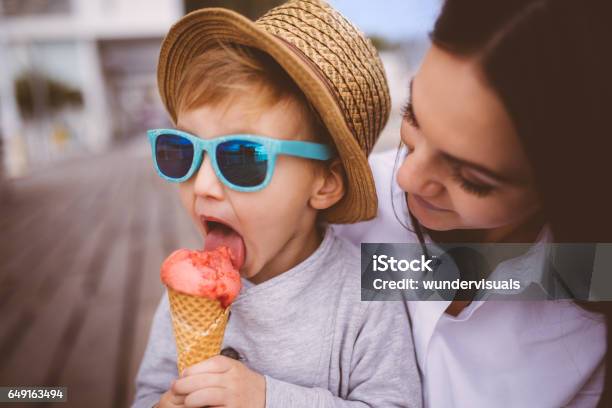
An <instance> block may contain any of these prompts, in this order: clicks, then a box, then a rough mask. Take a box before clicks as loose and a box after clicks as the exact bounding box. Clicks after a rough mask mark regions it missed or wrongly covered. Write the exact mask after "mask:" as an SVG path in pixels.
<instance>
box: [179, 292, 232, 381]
mask: <svg viewBox="0 0 612 408" xmlns="http://www.w3.org/2000/svg"><path fill="white" fill-rule="evenodd" d="M168 298H169V300H170V310H171V312H172V326H173V328H174V338H175V340H176V350H177V354H178V356H177V357H178V370H179V373H181V372H182V371H183V370H184V369H185V368H187V367H189V366H191V365H193V364H196V363H199V362H200V361H203V360H205V359H207V358H210V357H212V356H215V355H217V354H219V352H220V351H221V344H222V342H223V333H224V332H225V326H226V324H227V319H228V316H229V307H227V308H224V307H223V306H222V305H221V303H220V302H219V301H218V300H211V299H208V298H203V297H199V296H192V295H186V294H183V293H179V292H177V291H175V290H173V289H171V288H168Z"/></svg>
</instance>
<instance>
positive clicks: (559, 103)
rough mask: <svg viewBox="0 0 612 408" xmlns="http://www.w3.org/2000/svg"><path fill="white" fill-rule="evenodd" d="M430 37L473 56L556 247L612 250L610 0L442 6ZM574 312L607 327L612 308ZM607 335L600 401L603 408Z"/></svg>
mask: <svg viewBox="0 0 612 408" xmlns="http://www.w3.org/2000/svg"><path fill="white" fill-rule="evenodd" d="M431 39H432V42H433V44H434V45H435V46H437V47H439V48H441V49H443V50H445V51H447V52H450V53H452V54H456V55H461V56H465V57H472V58H474V59H475V60H476V61H477V62H478V63H479V65H480V67H481V68H482V71H483V72H484V75H485V78H486V81H487V82H488V85H489V86H490V87H491V88H492V89H493V90H494V91H495V92H496V93H497V95H498V96H499V97H500V99H501V101H502V102H503V104H504V106H505V108H506V109H507V111H508V113H509V115H510V117H511V118H512V121H513V124H514V126H515V129H516V131H517V133H518V135H519V138H520V140H521V142H522V145H523V147H524V149H525V152H526V154H527V157H528V159H529V162H530V164H531V165H532V167H533V169H534V174H535V179H536V185H537V189H538V191H539V194H540V198H541V202H542V213H543V217H544V219H545V222H546V223H548V225H550V227H551V230H552V233H553V239H554V241H555V242H566V243H578V242H580V243H584V242H589V243H595V242H612V216H611V215H610V212H611V211H612V189H611V188H610V185H611V184H612V182H611V179H612V157H611V155H612V149H611V148H610V147H612V46H611V45H610V41H612V1H610V0H579V1H576V0H504V1H491V0H448V1H447V2H446V3H445V4H444V6H443V8H442V12H441V14H440V16H439V18H438V20H437V22H436V24H435V28H434V30H433V32H432V34H431ZM606 186H608V187H606ZM414 221H416V220H415V219H414V217H413V222H414ZM413 225H414V224H413ZM415 228H416V230H417V232H420V226H419V225H418V223H417V224H416V225H415ZM590 266H591V265H589V266H587V267H586V268H585V269H588V268H589V267H590ZM585 272H589V273H590V272H591V271H590V270H586V271H585ZM579 304H580V305H581V306H582V307H584V308H585V309H588V310H593V311H598V312H601V313H603V314H604V315H605V317H606V323H607V327H608V328H610V327H612V326H611V324H612V321H611V317H612V307H610V305H611V302H589V303H579ZM611 333H612V330H608V334H607V339H608V352H607V353H606V358H605V364H606V375H605V388H604V392H603V394H602V397H601V400H600V406H606V407H610V406H612V352H609V350H610V347H609V345H610V344H611Z"/></svg>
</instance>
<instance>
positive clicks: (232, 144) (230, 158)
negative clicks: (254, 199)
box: [216, 140, 268, 187]
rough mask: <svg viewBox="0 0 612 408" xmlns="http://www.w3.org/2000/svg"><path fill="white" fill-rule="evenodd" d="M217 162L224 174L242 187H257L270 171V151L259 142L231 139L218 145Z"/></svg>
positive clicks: (231, 181) (230, 180)
mask: <svg viewBox="0 0 612 408" xmlns="http://www.w3.org/2000/svg"><path fill="white" fill-rule="evenodd" d="M216 155H217V164H218V165H219V170H221V172H222V173H223V176H224V177H225V178H226V179H227V180H228V181H229V182H230V183H232V184H235V185H237V186H240V187H255V186H258V185H260V184H261V183H263V182H264V180H265V178H266V173H267V171H268V152H267V151H266V148H265V147H264V146H263V145H262V144H259V143H256V142H251V141H247V140H231V141H229V142H223V143H221V144H219V145H218V146H217V152H216Z"/></svg>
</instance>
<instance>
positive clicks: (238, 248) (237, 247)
mask: <svg viewBox="0 0 612 408" xmlns="http://www.w3.org/2000/svg"><path fill="white" fill-rule="evenodd" d="M220 246H226V247H228V248H229V250H230V252H231V254H232V263H233V264H234V267H235V268H236V269H238V270H240V268H242V265H243V264H244V252H245V249H244V241H243V240H242V237H241V236H240V235H239V234H238V233H237V232H236V231H234V230H233V229H231V228H229V227H226V226H216V227H215V228H213V229H211V230H210V231H208V233H207V234H206V237H205V238H204V250H205V251H213V250H215V249H217V248H218V247H220Z"/></svg>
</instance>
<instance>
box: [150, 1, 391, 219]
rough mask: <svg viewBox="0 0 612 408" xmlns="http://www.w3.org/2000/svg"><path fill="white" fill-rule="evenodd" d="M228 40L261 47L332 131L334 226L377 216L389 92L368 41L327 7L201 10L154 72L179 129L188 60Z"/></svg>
mask: <svg viewBox="0 0 612 408" xmlns="http://www.w3.org/2000/svg"><path fill="white" fill-rule="evenodd" d="M219 41H221V42H229V43H235V44H240V45H244V46H249V47H253V48H257V49H260V50H262V51H264V52H266V53H267V54H269V55H270V56H271V57H272V58H274V59H275V60H276V61H277V62H278V63H279V65H280V66H282V67H283V69H285V71H287V73H288V74H289V75H290V76H291V77H292V78H293V80H294V81H295V82H296V84H297V85H298V87H299V88H300V89H301V90H302V92H304V94H305V95H306V97H307V98H308V100H309V101H310V103H312V105H313V106H314V107H315V109H316V110H317V112H318V113H319V115H320V116H321V119H322V120H323V122H324V124H325V125H326V127H327V129H328V130H329V132H330V134H331V136H332V138H333V139H334V142H335V144H336V147H337V149H338V152H339V154H340V159H341V160H342V163H343V165H344V168H345V171H346V175H347V179H348V186H347V193H346V194H345V196H344V197H343V198H342V200H341V201H340V202H338V203H337V204H336V205H334V206H333V207H331V208H329V209H328V210H326V212H325V215H326V219H327V220H328V221H329V222H331V223H353V222H358V221H364V220H368V219H371V218H374V217H375V216H376V212H377V205H378V201H377V197H376V190H375V187H374V180H373V177H372V173H371V171H370V167H369V166H368V161H367V156H368V155H369V154H370V152H371V151H372V147H373V146H374V143H375V142H376V140H377V139H378V136H379V134H380V132H381V130H382V129H383V127H384V125H385V124H386V122H387V119H388V117H389V109H390V105H391V101H390V97H389V89H388V87H387V81H386V77H385V72H384V69H383V66H382V62H381V61H380V58H379V57H378V53H377V51H376V49H375V48H374V46H373V45H372V44H371V42H370V41H369V40H368V39H366V38H365V36H364V35H363V34H362V33H361V32H360V31H359V30H357V28H355V26H353V25H352V24H351V23H350V22H348V21H347V20H346V19H345V18H344V17H343V16H342V15H341V14H340V13H338V12H337V11H336V10H334V9H333V8H331V7H330V6H329V5H328V4H327V3H325V2H323V1H319V0H291V1H288V2H287V3H285V4H283V5H281V6H278V7H276V8H273V9H272V10H270V11H269V12H268V13H266V14H265V15H264V16H262V17H261V18H259V19H258V20H257V21H255V22H253V21H251V20H249V19H247V18H246V17H244V16H242V15H240V14H238V13H236V12H233V11H231V10H227V9H223V8H206V9H200V10H196V11H194V12H192V13H189V14H188V15H186V16H184V17H183V18H182V19H181V20H179V21H178V22H177V23H176V24H175V25H174V26H172V28H171V29H170V32H169V33H168V35H167V36H166V38H165V40H164V42H163V44H162V47H161V51H160V56H159V64H158V67H157V81H158V86H159V92H160V94H161V98H162V101H163V102H164V104H165V106H166V109H167V110H168V112H169V113H170V116H171V117H172V120H173V121H174V122H175V123H176V119H177V118H176V110H175V109H176V102H177V95H176V90H177V86H178V83H179V80H180V79H181V75H182V73H183V72H184V70H185V67H186V66H187V65H188V64H189V62H190V61H191V60H192V59H193V58H195V57H196V56H198V55H199V54H201V53H202V52H203V51H204V50H206V49H207V48H209V47H211V46H213V45H214V44H216V43H218V42H219Z"/></svg>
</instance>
